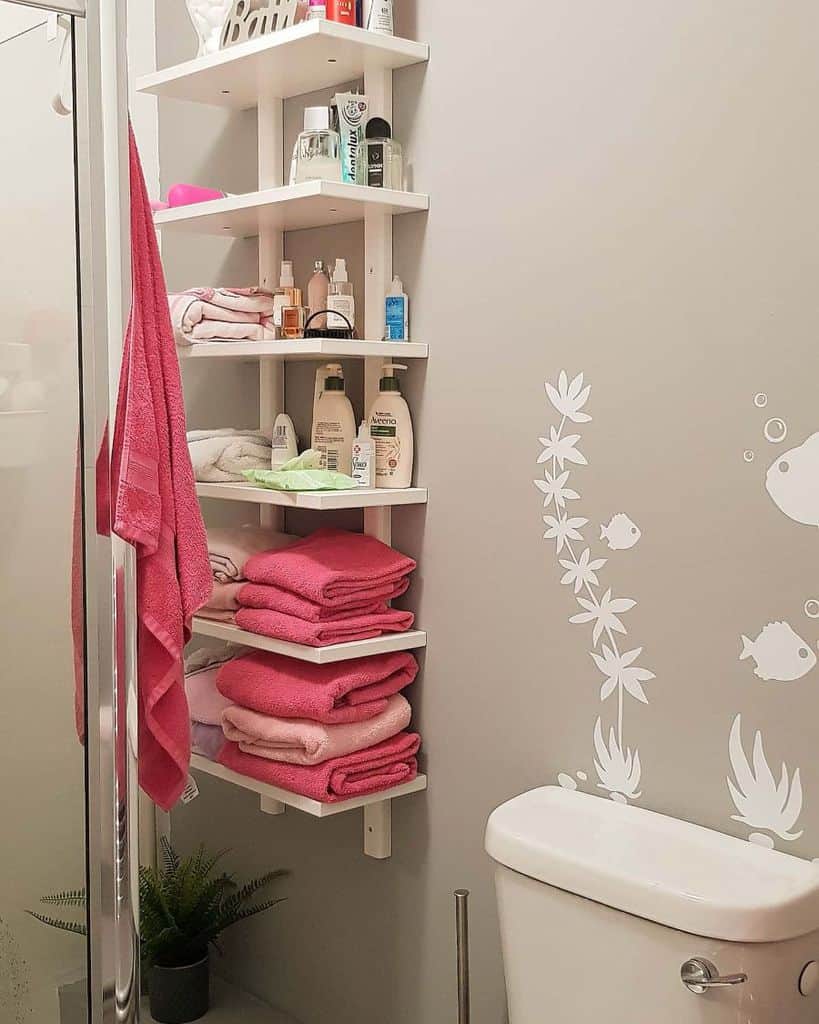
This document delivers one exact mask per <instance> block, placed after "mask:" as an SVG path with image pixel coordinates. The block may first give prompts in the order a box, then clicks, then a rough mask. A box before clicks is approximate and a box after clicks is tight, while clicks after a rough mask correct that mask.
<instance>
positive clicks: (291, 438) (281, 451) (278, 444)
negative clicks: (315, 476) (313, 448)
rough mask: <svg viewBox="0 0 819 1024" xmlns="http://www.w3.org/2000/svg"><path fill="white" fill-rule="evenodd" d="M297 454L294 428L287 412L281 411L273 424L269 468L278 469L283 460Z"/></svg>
mask: <svg viewBox="0 0 819 1024" xmlns="http://www.w3.org/2000/svg"><path fill="white" fill-rule="evenodd" d="M298 454H299V449H298V445H297V444H296V428H295V427H294V426H293V421H292V420H291V419H290V417H289V416H288V415H287V413H284V412H281V413H279V415H278V416H277V417H276V421H275V423H274V424H273V455H272V457H271V460H270V468H271V469H278V468H279V467H280V466H283V465H284V464H285V462H289V461H290V460H291V459H295V457H296V456H297V455H298Z"/></svg>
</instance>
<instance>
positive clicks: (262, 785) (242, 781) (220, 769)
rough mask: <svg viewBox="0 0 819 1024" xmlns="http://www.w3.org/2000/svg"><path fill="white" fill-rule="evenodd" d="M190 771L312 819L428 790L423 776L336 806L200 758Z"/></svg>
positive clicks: (198, 756) (198, 757) (193, 762)
mask: <svg viewBox="0 0 819 1024" xmlns="http://www.w3.org/2000/svg"><path fill="white" fill-rule="evenodd" d="M191 768H193V769H195V770H196V771H200V772H204V773H205V774H206V775H213V776H214V777H215V778H217V779H222V780H223V781H224V782H230V783H232V784H233V785H234V786H239V787H240V788H241V789H248V790H250V792H251V793H258V794H259V796H261V797H263V798H264V799H265V800H270V801H274V802H275V803H279V804H284V805H285V806H286V807H293V808H295V809H296V810H297V811H303V812H304V813H305V814H311V815H312V816H313V817H314V818H330V817H332V816H333V815H336V814H343V813H344V812H345V811H355V810H358V809H359V808H361V807H371V806H372V805H373V804H380V803H383V802H384V801H385V800H394V799H396V798H397V797H400V796H409V795H410V793H420V792H422V791H423V790H425V789H426V788H427V777H426V775H418V776H417V777H416V778H415V779H413V780H412V782H405V783H404V784H403V785H401V786H393V788H392V789H384V790H382V791H381V792H380V793H371V794H369V795H368V796H356V797H353V798H352V799H350V800H343V801H342V802H340V803H336V804H323V803H321V802H320V801H319V800H313V799H312V798H311V797H308V796H302V795H301V794H300V793H291V792H290V790H289V789H280V788H279V787H278V786H270V785H268V784H267V783H266V782H259V781H258V779H251V778H249V777H248V776H247V775H240V774H239V773H238V772H234V771H231V769H230V768H225V767H224V765H221V764H217V763H216V762H215V761H209V760H208V759H207V758H206V757H202V756H201V755H200V754H194V755H193V756H192V757H191Z"/></svg>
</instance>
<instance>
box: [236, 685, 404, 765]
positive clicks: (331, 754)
mask: <svg viewBox="0 0 819 1024" xmlns="http://www.w3.org/2000/svg"><path fill="white" fill-rule="evenodd" d="M411 718H412V708H411V707H410V706H409V701H408V700H407V699H406V697H402V696H401V694H400V693H396V694H395V695H394V696H392V697H390V698H389V699H388V701H387V706H386V707H385V708H384V710H383V711H382V712H381V714H379V715H376V716H375V717H374V718H368V719H367V720H366V721H364V722H350V723H348V724H347V725H322V724H321V723H320V722H311V721H309V720H308V719H305V718H274V717H273V716H271V715H260V714H259V713H258V712H257V711H251V710H250V709H249V708H240V707H238V705H236V704H234V705H232V706H231V707H228V708H226V709H225V711H224V712H223V714H222V729H223V730H224V733H225V736H226V737H227V738H228V739H229V740H232V741H233V742H234V743H238V744H239V749H240V750H241V751H242V752H243V753H245V754H255V755H256V756H257V757H266V758H268V759H269V760H271V761H282V762H285V763H287V764H304V765H310V764H323V763H324V762H325V761H329V760H330V759H331V758H335V757H345V756H346V755H347V754H352V753H355V751H357V750H365V749H366V748H367V747H374V746H375V745H376V744H377V743H383V741H384V740H388V739H390V737H392V736H395V734H396V733H399V732H403V730H404V729H406V728H407V726H408V725H409V724H410V719H411Z"/></svg>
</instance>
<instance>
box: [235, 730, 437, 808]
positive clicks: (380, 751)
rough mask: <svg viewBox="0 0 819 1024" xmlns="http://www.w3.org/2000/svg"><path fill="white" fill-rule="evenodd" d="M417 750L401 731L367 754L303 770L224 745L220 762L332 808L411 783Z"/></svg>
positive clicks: (417, 741) (410, 735) (411, 736)
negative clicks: (343, 801) (340, 802)
mask: <svg viewBox="0 0 819 1024" xmlns="http://www.w3.org/2000/svg"><path fill="white" fill-rule="evenodd" d="M420 746H421V737H420V736H419V735H418V734H417V733H414V732H400V733H398V735H397V736H393V737H392V739H389V740H384V742H383V743H379V744H377V745H376V746H374V747H370V748H369V749H367V750H359V751H357V752H356V753H354V754H346V755H345V756H344V757H335V758H332V760H330V761H325V762H324V763H323V764H318V765H310V766H305V765H295V764H282V763H281V762H280V761H270V760H268V759H267V758H265V757H255V756H254V755H253V754H245V753H244V752H243V751H241V750H240V749H239V747H238V745H237V744H236V743H226V744H225V745H224V747H223V748H222V751H221V753H220V754H219V762H220V763H221V764H223V765H224V766H225V767H226V768H231V769H232V770H233V771H235V772H239V774H240V775H247V776H249V777H250V778H252V779H258V780H259V781H260V782H267V783H269V784H270V785H271V786H279V787H281V788H282V789H289V790H290V792H291V793H301V794H302V795H303V796H308V797H312V799H313V800H319V801H321V803H330V804H332V803H338V802H339V801H341V800H347V799H349V798H350V797H354V796H363V795H365V794H368V793H379V792H381V790H383V789H391V788H392V787H393V786H399V785H401V783H403V782H412V780H413V779H414V778H415V776H416V775H417V774H418V761H417V759H416V754H417V753H418V749H419V747H420Z"/></svg>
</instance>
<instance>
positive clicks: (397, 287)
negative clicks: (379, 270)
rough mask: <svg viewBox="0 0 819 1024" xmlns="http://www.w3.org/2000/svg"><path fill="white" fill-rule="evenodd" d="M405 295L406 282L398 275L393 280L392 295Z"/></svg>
mask: <svg viewBox="0 0 819 1024" xmlns="http://www.w3.org/2000/svg"><path fill="white" fill-rule="evenodd" d="M403 294H404V282H403V281H402V280H401V278H400V277H399V276H398V275H397V274H396V275H395V277H394V278H393V279H392V288H391V289H390V295H397V296H401V295H403Z"/></svg>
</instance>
